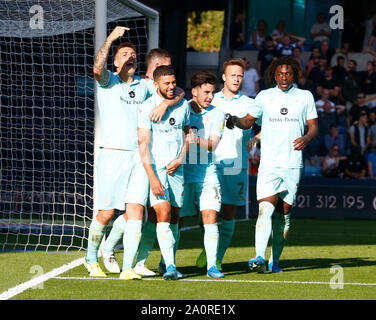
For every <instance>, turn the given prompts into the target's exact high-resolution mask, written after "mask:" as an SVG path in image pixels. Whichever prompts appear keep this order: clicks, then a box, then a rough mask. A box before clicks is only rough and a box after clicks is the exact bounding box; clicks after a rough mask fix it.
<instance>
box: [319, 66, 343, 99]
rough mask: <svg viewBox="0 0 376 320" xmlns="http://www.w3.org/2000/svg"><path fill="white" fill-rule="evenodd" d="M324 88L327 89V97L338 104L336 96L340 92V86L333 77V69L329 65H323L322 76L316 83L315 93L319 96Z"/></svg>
mask: <svg viewBox="0 0 376 320" xmlns="http://www.w3.org/2000/svg"><path fill="white" fill-rule="evenodd" d="M324 89H328V92H329V99H330V100H332V101H333V102H334V103H335V104H338V97H339V95H340V93H341V87H340V85H339V84H338V82H337V80H336V79H334V77H333V69H332V67H329V66H327V67H325V69H324V78H323V79H322V80H321V81H320V82H319V83H318V85H317V93H318V94H319V95H320V96H321V95H322V91H323V90H324Z"/></svg>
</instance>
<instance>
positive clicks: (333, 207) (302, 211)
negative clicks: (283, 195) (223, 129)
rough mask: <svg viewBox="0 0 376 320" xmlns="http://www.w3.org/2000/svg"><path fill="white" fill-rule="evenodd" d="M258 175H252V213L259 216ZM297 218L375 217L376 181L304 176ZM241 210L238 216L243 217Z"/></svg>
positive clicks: (250, 182)
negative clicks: (257, 198)
mask: <svg viewBox="0 0 376 320" xmlns="http://www.w3.org/2000/svg"><path fill="white" fill-rule="evenodd" d="M256 179H257V177H255V176H250V177H249V201H250V204H249V206H250V210H249V215H250V217H257V213H258V205H257V200H256ZM292 214H293V216H294V218H296V217H297V218H320V219H376V181H373V180H370V179H364V180H352V179H351V180H350V179H339V178H338V179H337V178H323V177H303V178H302V180H301V182H300V186H299V190H298V195H297V198H296V203H295V205H294V208H293V210H292ZM243 216H244V213H243V212H242V210H239V212H238V218H242V217H243Z"/></svg>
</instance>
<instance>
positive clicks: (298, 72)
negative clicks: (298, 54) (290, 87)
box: [265, 56, 303, 86]
mask: <svg viewBox="0 0 376 320" xmlns="http://www.w3.org/2000/svg"><path fill="white" fill-rule="evenodd" d="M283 65H287V66H291V68H292V71H293V75H294V82H297V81H298V80H299V79H300V77H301V76H302V74H303V69H302V67H301V65H300V63H299V62H298V61H296V60H295V59H294V58H293V57H291V56H284V57H281V58H279V59H277V60H274V61H273V62H272V63H271V64H270V66H269V67H268V69H266V71H265V76H266V85H267V86H275V85H276V81H275V79H274V76H275V71H276V70H277V68H278V67H279V66H283Z"/></svg>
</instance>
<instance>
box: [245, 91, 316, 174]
mask: <svg viewBox="0 0 376 320" xmlns="http://www.w3.org/2000/svg"><path fill="white" fill-rule="evenodd" d="M249 114H250V115H251V116H252V117H255V118H261V160H260V167H261V166H269V167H281V168H301V167H303V159H302V151H298V150H294V146H293V142H294V140H295V139H297V138H300V137H302V136H303V135H304V128H305V125H306V123H307V120H311V119H315V118H317V112H316V106H315V101H314V99H313V96H312V93H311V92H310V91H308V90H302V89H298V88H295V87H291V88H290V89H289V90H288V91H286V92H284V91H282V90H281V89H279V88H278V86H276V87H274V88H270V89H267V90H262V91H261V92H260V93H259V94H258V95H257V96H256V98H255V101H254V104H253V106H252V108H251V110H250V111H249Z"/></svg>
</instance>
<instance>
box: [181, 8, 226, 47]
mask: <svg viewBox="0 0 376 320" xmlns="http://www.w3.org/2000/svg"><path fill="white" fill-rule="evenodd" d="M223 26H224V12H223V11H202V12H198V11H192V12H189V13H188V35H187V48H191V49H194V50H196V51H201V52H213V51H216V52H218V51H219V49H220V46H221V40H222V33H223Z"/></svg>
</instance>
